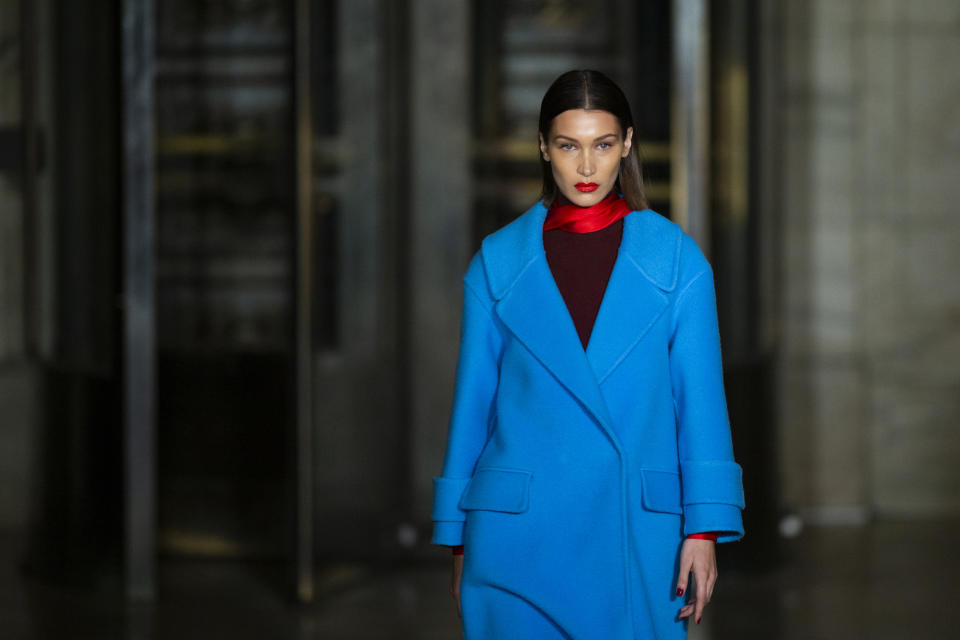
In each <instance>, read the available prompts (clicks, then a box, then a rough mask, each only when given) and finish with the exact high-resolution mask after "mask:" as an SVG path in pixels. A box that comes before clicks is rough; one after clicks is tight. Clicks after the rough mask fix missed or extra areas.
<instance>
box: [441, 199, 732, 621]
mask: <svg viewBox="0 0 960 640" xmlns="http://www.w3.org/2000/svg"><path fill="white" fill-rule="evenodd" d="M546 214H547V209H546V208H545V207H544V205H543V204H542V203H538V204H536V205H534V206H533V207H531V208H530V209H529V210H528V211H527V212H526V213H524V214H523V215H521V216H520V217H519V218H517V219H516V220H514V221H513V222H511V223H510V224H508V225H506V226H505V227H503V228H501V229H499V230H498V231H496V232H494V233H492V234H490V235H489V236H487V237H486V238H484V240H483V243H482V247H481V249H480V250H479V251H478V252H477V254H476V255H475V256H474V257H473V259H472V261H471V262H470V266H469V267H468V269H467V273H466V275H465V276H464V285H465V286H464V301H463V316H462V321H461V346H460V354H459V360H458V364H457V372H456V383H455V392H454V404H453V411H452V414H451V418H450V424H449V435H448V441H447V449H446V456H445V459H444V464H443V471H442V475H441V476H440V477H437V478H434V507H433V520H434V530H433V538H432V542H433V543H435V544H441V545H457V544H464V545H465V548H466V552H465V555H464V569H463V578H462V582H461V596H460V598H461V605H462V609H463V628H464V633H465V636H466V638H467V639H468V640H488V639H513V638H517V639H524V640H526V639H534V638H535V639H540V638H574V639H576V640H591V639H594V638H595V639H597V640H601V639H602V640H615V639H627V638H630V639H644V640H647V639H650V640H653V639H657V640H667V639H671V640H672V639H676V638H685V637H686V631H687V624H688V620H689V619H684V620H682V621H680V620H677V613H678V612H679V610H680V608H681V607H682V606H683V604H684V601H683V599H681V598H677V596H676V583H677V578H678V566H679V555H680V554H679V552H680V547H681V543H682V541H683V538H684V536H685V535H686V534H689V533H694V532H700V531H719V532H722V533H721V535H720V536H719V539H718V541H719V542H728V541H733V540H738V539H739V538H740V537H742V536H743V533H744V531H743V523H742V519H741V509H743V508H744V495H743V484H742V480H741V468H740V466H739V465H738V464H737V463H736V462H735V461H734V457H733V447H732V442H731V434H730V425H729V420H728V417H727V406H726V400H725V398H724V390H723V378H722V366H721V355H720V336H719V332H718V327H717V310H716V299H715V295H714V285H713V273H712V269H711V267H710V265H709V263H708V262H707V260H706V259H705V258H704V256H703V253H702V252H701V251H700V249H699V248H698V246H697V244H696V243H695V242H694V240H693V239H692V238H691V237H690V236H688V235H687V234H686V233H685V232H683V230H682V229H681V228H680V227H679V226H678V225H676V224H675V223H673V222H671V221H669V220H667V219H666V218H664V217H663V216H661V215H660V214H658V213H656V212H654V211H651V210H649V209H647V210H643V211H633V212H631V213H629V214H628V215H627V216H626V217H625V218H624V227H623V237H622V240H621V243H620V248H619V251H618V253H617V258H616V262H615V264H614V267H613V271H612V273H611V274H610V280H609V282H608V284H607V288H606V291H605V293H604V297H603V301H602V303H601V306H600V310H599V312H598V314H597V318H596V322H595V324H594V326H593V331H592V333H591V335H590V340H589V342H588V344H587V348H586V350H584V349H583V347H582V346H581V343H580V341H579V338H578V337H577V332H576V329H575V328H574V325H573V321H572V320H571V318H570V315H569V312H568V311H567V308H566V305H565V303H564V301H563V298H562V296H561V295H560V291H559V290H558V288H557V286H556V283H555V281H554V279H553V276H552V274H551V271H550V268H549V266H548V264H547V260H546V255H545V253H544V247H543V236H542V229H543V222H544V219H545V217H546Z"/></svg>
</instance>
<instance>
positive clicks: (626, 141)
mask: <svg viewBox="0 0 960 640" xmlns="http://www.w3.org/2000/svg"><path fill="white" fill-rule="evenodd" d="M632 145H633V127H627V135H625V136H623V155H622V156H620V157H621V158H626V157H627V154H629V153H630V147H631V146H632Z"/></svg>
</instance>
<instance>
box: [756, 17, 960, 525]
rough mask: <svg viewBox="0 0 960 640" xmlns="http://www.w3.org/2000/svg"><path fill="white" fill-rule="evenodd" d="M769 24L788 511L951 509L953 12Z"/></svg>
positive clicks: (959, 342) (959, 488)
mask: <svg viewBox="0 0 960 640" xmlns="http://www.w3.org/2000/svg"><path fill="white" fill-rule="evenodd" d="M773 15H774V16H775V17H774V19H773V20H772V22H771V24H770V26H772V27H773V28H772V29H771V30H770V31H769V33H767V34H766V35H765V37H766V38H768V39H770V40H772V41H775V42H778V43H779V44H776V45H775V46H776V47H777V48H779V51H778V53H779V55H778V62H777V64H778V66H779V68H780V69H779V70H780V74H779V78H778V79H777V80H776V82H777V87H776V91H774V92H772V94H771V95H772V96H773V99H772V100H771V102H770V104H769V105H768V108H769V109H771V110H772V112H773V116H772V117H773V121H774V122H776V123H777V125H778V135H779V136H780V138H781V139H782V145H780V147H779V148H780V151H779V153H778V157H776V158H774V159H773V160H775V161H776V162H777V163H778V164H777V166H778V167H779V175H778V176H777V178H778V182H779V185H780V186H779V194H778V198H777V200H778V201H779V205H780V206H779V214H780V215H781V216H782V221H781V224H780V228H781V237H780V250H781V251H782V256H783V264H784V267H783V273H782V283H783V291H782V294H781V297H780V300H781V303H782V304H781V310H780V312H781V318H782V324H781V327H782V334H781V347H782V358H781V369H780V372H781V376H780V380H781V387H780V392H779V393H780V399H781V402H780V412H781V413H780V429H781V433H780V450H781V473H782V476H781V481H782V483H781V484H782V487H783V492H784V493H783V496H782V497H783V500H784V502H785V504H786V505H787V506H789V507H794V508H798V509H800V510H802V511H804V512H805V513H806V514H807V515H808V517H809V518H810V519H812V520H816V521H822V522H838V523H843V522H857V521H862V520H864V519H867V518H869V517H870V516H871V515H872V514H878V515H925V514H944V513H958V512H960V468H958V465H957V462H958V461H960V438H958V437H957V430H958V424H960V393H958V392H960V278H957V277H956V273H957V272H958V271H960V216H958V215H957V214H958V213H960V212H958V211H957V209H958V207H957V205H956V202H958V201H960V180H958V177H960V120H958V118H957V117H956V105H957V104H960V72H958V70H957V66H956V63H955V61H956V60H958V59H960V4H958V3H956V2H951V1H949V0H917V1H914V2H905V1H899V2H898V1H896V0H885V1H883V2H872V1H871V2H865V1H862V0H818V1H815V2H803V3H800V2H790V1H789V0H783V1H781V2H779V3H778V5H777V8H776V10H775V11H774V12H773ZM951 61H953V62H951Z"/></svg>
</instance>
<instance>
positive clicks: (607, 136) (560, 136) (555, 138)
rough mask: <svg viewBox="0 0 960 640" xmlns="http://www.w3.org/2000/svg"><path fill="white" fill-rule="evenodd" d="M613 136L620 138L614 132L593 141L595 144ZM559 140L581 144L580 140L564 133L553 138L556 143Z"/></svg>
mask: <svg viewBox="0 0 960 640" xmlns="http://www.w3.org/2000/svg"><path fill="white" fill-rule="evenodd" d="M611 136H612V137H614V138H617V139H619V138H620V136H618V135H617V134H616V133H612V132H611V133H605V134H603V135H602V136H598V137H596V138H594V139H593V141H594V142H597V141H598V140H603V139H604V138H609V137H611ZM559 138H564V139H566V140H572V141H574V142H580V141H579V140H577V139H576V138H574V137H573V136H567V135H564V134H562V133H558V134H557V135H555V136H553V141H554V142H556V141H557V140H558V139H559Z"/></svg>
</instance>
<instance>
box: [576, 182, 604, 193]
mask: <svg viewBox="0 0 960 640" xmlns="http://www.w3.org/2000/svg"><path fill="white" fill-rule="evenodd" d="M573 186H574V187H576V189H577V191H582V192H583V193H590V192H591V191H596V190H597V187H599V186H600V185H598V184H597V183H596V182H578V183H577V184H575V185H573Z"/></svg>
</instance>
